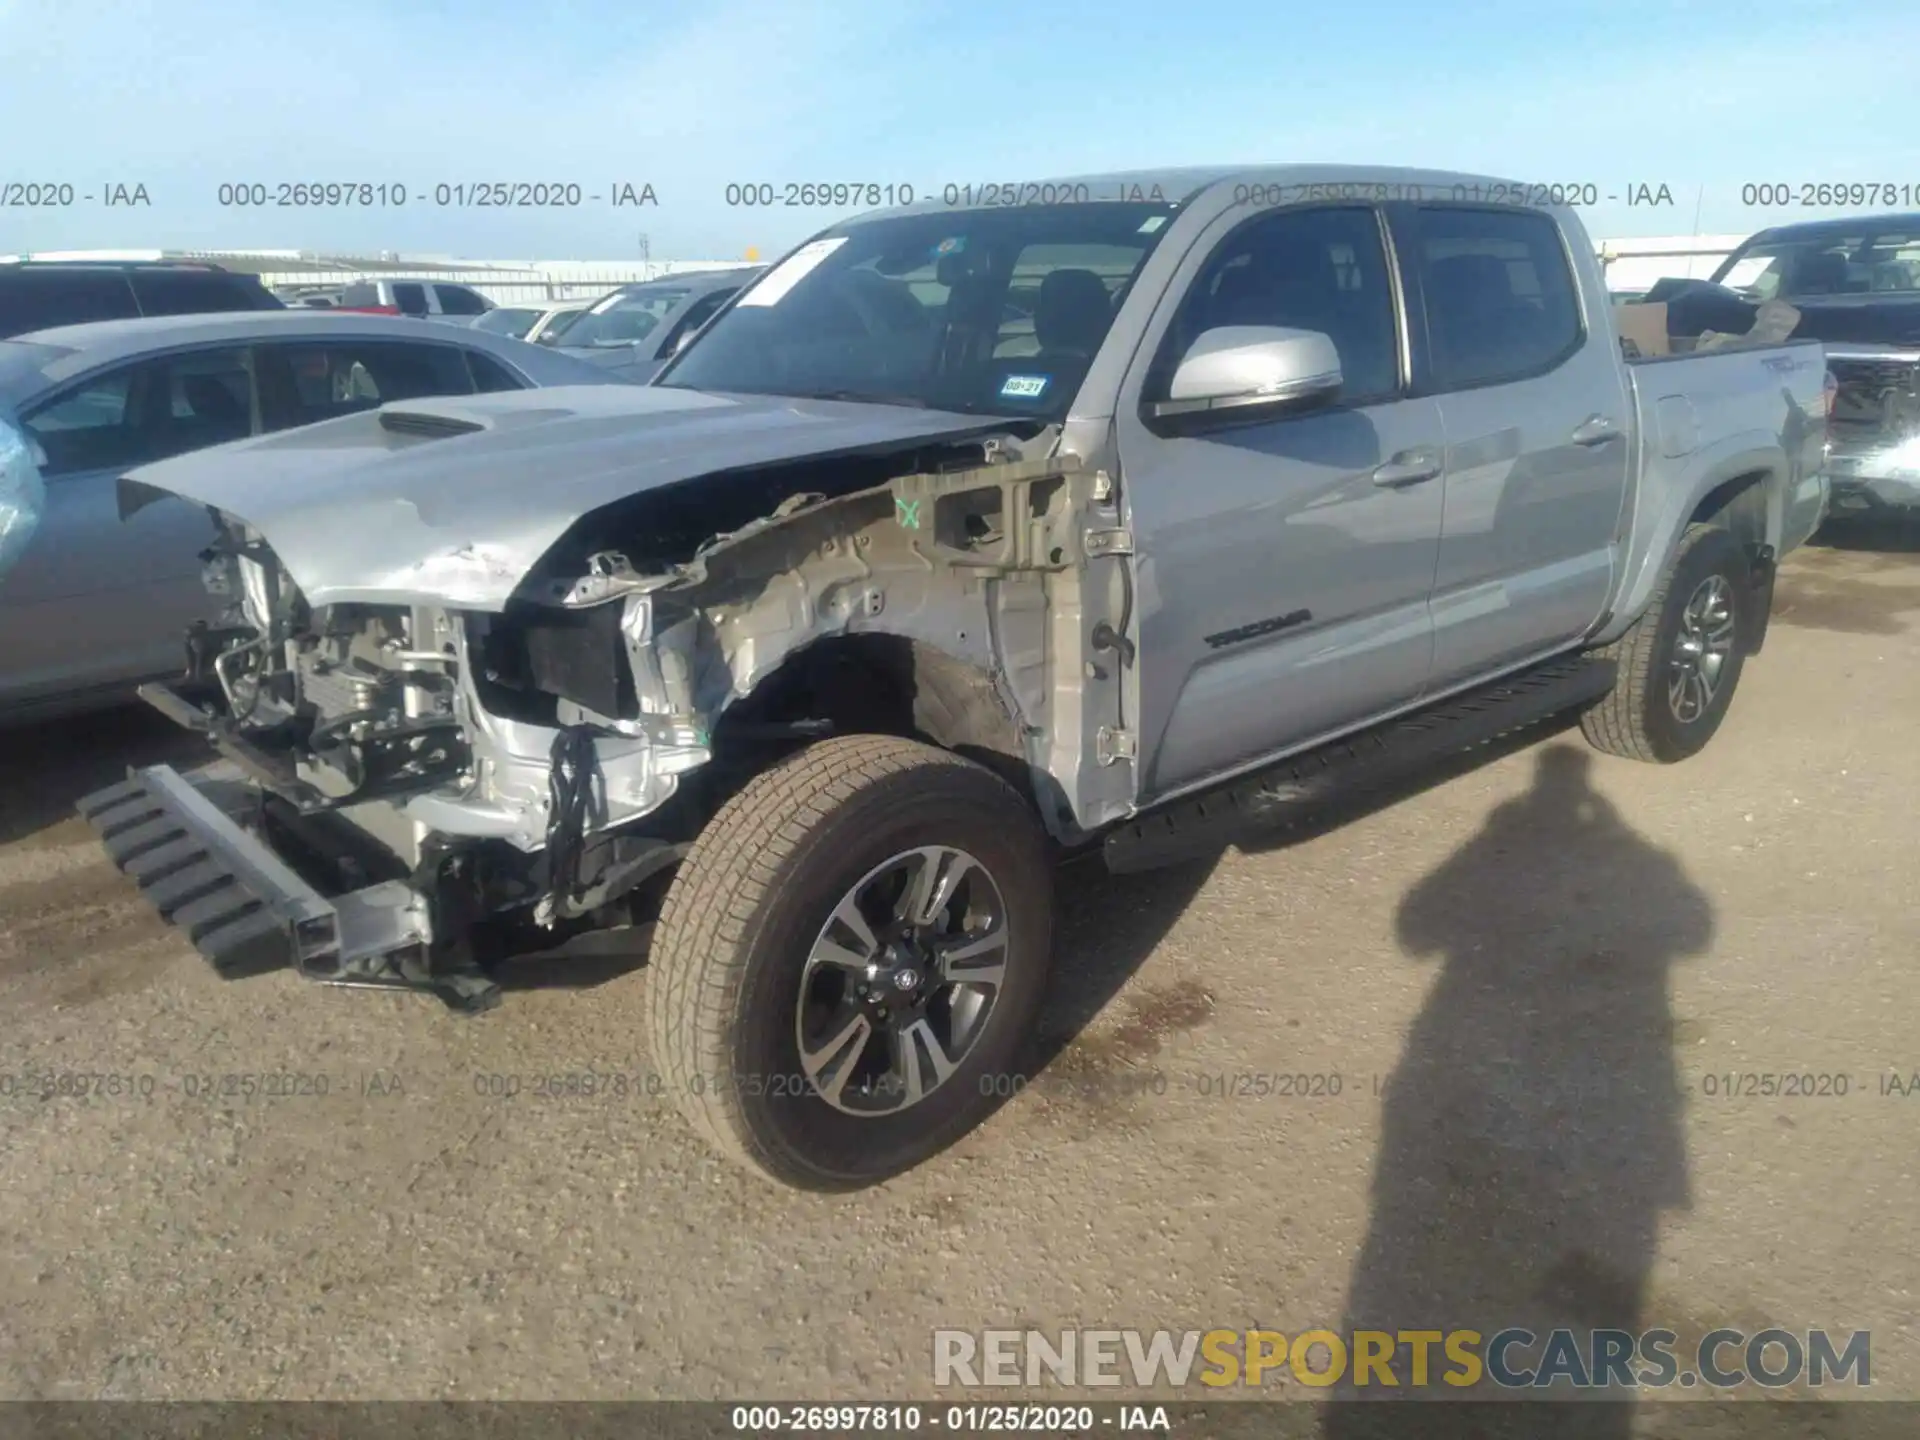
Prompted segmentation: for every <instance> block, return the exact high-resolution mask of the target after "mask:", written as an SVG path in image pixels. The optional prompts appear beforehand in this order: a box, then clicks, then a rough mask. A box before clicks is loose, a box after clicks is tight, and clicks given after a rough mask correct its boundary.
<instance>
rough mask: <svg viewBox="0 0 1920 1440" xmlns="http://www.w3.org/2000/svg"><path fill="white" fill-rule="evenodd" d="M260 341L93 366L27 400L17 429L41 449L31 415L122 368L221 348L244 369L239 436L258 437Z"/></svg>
mask: <svg viewBox="0 0 1920 1440" xmlns="http://www.w3.org/2000/svg"><path fill="white" fill-rule="evenodd" d="M260 343H262V342H256V341H251V340H244V341H241V342H239V343H237V344H236V343H235V342H234V341H231V340H217V341H200V342H197V343H195V344H191V345H177V346H173V347H171V348H169V349H166V350H153V351H149V352H147V353H146V354H143V355H138V356H135V357H133V358H131V359H128V358H126V357H124V356H123V357H122V358H120V359H118V360H114V361H110V362H108V363H107V364H104V365H98V366H95V367H94V368H93V369H91V370H89V371H87V372H86V373H84V374H81V375H74V376H70V377H68V378H67V379H66V380H63V381H61V382H60V384H59V385H57V386H55V387H54V388H53V389H51V390H48V391H46V392H45V393H43V394H42V395H40V396H39V397H38V398H36V399H33V400H30V401H28V402H27V405H26V406H25V407H22V408H21V409H20V411H19V421H20V428H21V429H22V430H23V431H24V432H25V433H26V435H27V437H28V438H29V439H30V440H32V441H33V442H34V443H35V444H36V445H41V446H42V448H43V449H44V448H45V446H44V443H43V442H42V441H41V440H40V437H39V436H38V435H36V434H34V433H33V431H32V428H31V427H32V425H33V417H34V416H35V415H38V414H40V413H41V412H42V411H43V410H47V409H49V408H51V407H52V406H54V405H58V404H60V403H61V402H62V401H65V400H70V399H72V398H73V397H74V396H75V395H78V394H79V393H80V392H81V391H82V390H84V389H86V388H87V386H89V385H91V384H93V383H94V382H95V381H97V380H100V379H101V378H102V377H104V376H108V375H113V374H115V373H117V372H118V371H121V370H126V371H129V372H131V371H133V370H136V369H138V368H140V367H141V366H143V365H153V364H156V363H159V362H163V361H167V362H171V361H174V360H178V359H180V358H182V357H183V356H187V355H203V354H207V353H210V352H216V351H221V350H233V351H237V352H239V354H240V356H241V358H242V362H243V364H244V367H245V369H246V372H247V434H246V435H245V436H243V437H240V438H242V439H248V440H257V439H258V438H259V437H260V436H261V435H263V434H265V433H266V432H265V431H264V430H262V429H261V424H262V416H261V411H260V361H259V357H258V355H257V354H256V353H255V352H256V350H257V349H258V346H259V344H260ZM127 400H128V403H132V400H133V393H132V387H131V383H129V387H128V393H127ZM227 443H232V442H227ZM179 453H180V454H183V455H192V454H195V453H197V452H196V451H192V450H184V451H181V452H179ZM176 458H178V457H177V456H175V455H165V456H161V457H159V458H158V459H153V460H139V461H136V462H134V463H133V464H131V465H128V466H126V467H125V468H126V469H128V470H137V469H138V468H139V467H140V466H142V465H157V464H159V463H160V462H161V460H172V459H176ZM113 468H115V467H113V466H111V465H96V466H94V467H93V468H92V469H89V470H63V471H57V472H51V473H50V472H48V471H46V470H45V469H42V470H41V478H42V479H44V480H46V481H47V482H48V483H50V484H51V483H54V482H58V481H62V480H70V479H72V478H73V477H75V476H85V475H97V474H99V473H100V472H101V471H102V470H111V469H113Z"/></svg>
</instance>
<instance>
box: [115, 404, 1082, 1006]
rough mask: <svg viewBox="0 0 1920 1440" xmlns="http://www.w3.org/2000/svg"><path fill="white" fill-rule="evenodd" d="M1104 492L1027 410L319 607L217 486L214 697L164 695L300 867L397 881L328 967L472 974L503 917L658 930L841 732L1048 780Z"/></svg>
mask: <svg viewBox="0 0 1920 1440" xmlns="http://www.w3.org/2000/svg"><path fill="white" fill-rule="evenodd" d="M1104 486H1105V477H1104V476H1103V475H1102V476H1096V475H1094V474H1092V473H1089V472H1087V471H1085V470H1084V469H1082V468H1081V467H1080V466H1079V464H1078V462H1077V461H1074V460H1072V459H1071V458H1070V457H1069V458H1068V459H1067V460H1066V461H1064V462H1063V461H1061V460H1059V459H1048V458H1032V459H1028V458H1024V457H1023V455H1022V451H1021V441H1020V438H1019V437H1018V435H1017V434H1007V435H995V436H991V437H988V438H985V439H981V440H975V441H968V442H965V443H958V444H955V443H939V444H934V445H922V446H919V447H917V448H915V449H913V450H911V451H906V452H898V453H887V454H879V455H867V456H859V457H847V456H840V457H837V458H835V459H834V460H832V461H828V462H812V463H799V464H788V465H784V466H779V467H773V468H770V469H765V470H761V471H755V472H747V473H739V474H734V475H727V476H719V477H704V478H703V479H701V480H699V481H695V482H688V483H685V484H681V485H677V486H673V487H668V488H666V489H662V490H658V491H653V492H649V493H646V494H643V495H637V496H634V497H632V498H631V499H630V500H628V501H624V502H620V503H617V504H615V505H613V506H608V507H605V508H604V509H602V510H600V511H597V512H595V513H593V514H591V515H589V516H588V517H586V519H585V520H583V521H582V522H581V523H579V524H577V525H576V526H574V528H573V529H572V530H570V531H569V532H568V533H567V535H566V536H565V537H564V538H563V539H562V541H561V542H560V543H559V544H557V545H555V546H554V547H553V548H552V550H551V551H550V552H549V553H548V554H547V555H546V556H545V557H544V558H543V560H542V562H541V563H540V564H539V566H538V567H536V569H535V570H534V571H533V572H532V573H530V574H528V575H527V576H526V577H525V579H524V581H523V582H522V583H521V584H520V585H519V586H518V588H517V590H516V592H515V594H514V596H513V598H512V599H511V600H510V601H509V602H508V603H507V604H506V605H505V607H504V609H502V610H498V611H483V610H477V609H462V608H456V607H453V606H449V605H447V604H445V603H424V601H423V602H422V603H415V604H411V605H377V604H361V603H339V604H332V605H324V606H313V605H310V604H309V603H308V601H307V600H306V598H305V597H304V596H303V594H302V593H301V591H300V589H299V587H298V586H297V584H296V583H295V582H294V580H293V579H292V578H291V577H290V576H289V574H288V573H287V571H286V570H285V569H284V567H283V566H282V565H281V564H280V562H279V560H278V558H277V557H276V555H275V553H274V551H273V550H272V548H271V547H270V546H269V545H268V544H267V542H266V540H265V538H264V537H263V536H262V535H261V534H260V533H258V532H257V531H256V530H255V529H253V528H252V527H251V526H250V525H249V524H248V523H247V522H246V521H245V520H242V519H239V518H237V517H233V516H230V515H226V514H223V513H220V512H218V511H216V512H215V518H216V521H217V524H218V532H219V533H218V539H217V541H216V543H215V544H214V545H213V546H212V547H211V548H210V549H209V550H208V551H207V552H205V554H204V555H203V562H204V566H205V580H206V584H207V586H208V588H209V589H210V590H211V591H212V592H214V593H215V594H216V595H218V596H220V597H221V598H222V600H223V604H224V612H223V614H222V615H221V617H220V619H219V620H218V621H217V622H216V623H214V624H211V625H207V626H203V627H198V628H196V630H195V631H194V632H193V633H192V634H191V635H190V636H189V642H188V652H189V664H188V673H187V676H186V680H187V686H186V687H185V690H186V691H190V690H192V689H193V688H196V687H197V688H200V689H202V690H204V691H205V692H208V693H217V695H218V700H217V701H216V702H215V703H214V704H213V705H212V707H211V708H207V709H202V708H200V707H199V706H197V705H195V704H194V703H193V702H191V701H189V700H187V699H185V698H184V692H183V691H175V690H172V689H170V688H167V687H149V693H148V698H149V700H150V701H151V702H152V703H154V704H156V705H158V706H160V708H162V709H164V710H168V711H169V712H170V713H172V714H174V716H175V718H177V719H180V720H181V721H182V722H183V723H186V724H190V725H193V726H194V727H195V728H199V729H203V730H205V731H207V732H208V734H209V736H210V738H211V739H212V740H213V741H214V743H215V744H216V746H217V747H218V748H219V749H220V750H221V751H222V752H223V753H224V754H225V755H226V756H227V757H228V758H229V759H230V760H232V761H234V762H236V763H237V764H238V765H239V766H240V767H241V768H242V769H243V770H244V771H245V772H246V774H247V777H248V779H249V781H251V782H252V784H253V786H254V787H255V788H256V789H257V791H258V794H259V802H258V807H257V810H256V811H255V813H253V814H251V815H249V816H248V817H247V818H246V823H247V824H248V826H249V828H252V829H254V830H255V831H256V832H258V833H260V834H262V835H263V836H264V837H265V838H267V839H268V840H269V842H270V844H271V846H272V848H273V850H274V852H275V853H276V854H277V855H279V856H280V857H282V858H284V859H285V860H286V861H287V862H288V863H289V864H292V865H294V866H295V867H296V868H297V869H298V870H299V872H300V874H301V875H302V877H303V878H304V879H305V880H307V881H308V882H309V883H311V884H313V885H314V886H316V887H317V888H318V889H320V890H321V891H322V892H323V893H326V894H329V895H339V894H346V893H348V892H361V893H364V891H365V887H368V886H370V885H371V886H375V887H381V886H385V887H389V888H388V894H389V895H390V897H391V898H392V900H393V902H394V905H395V906H396V907H397V910H398V911H399V912H404V913H403V914H401V915H400V916H399V917H398V920H397V923H394V924H393V925H391V927H390V929H391V932H392V933H391V936H390V938H391V940H392V942H393V944H392V946H391V947H386V948H383V946H382V945H381V944H375V945H372V946H371V947H367V953H365V954H363V955H360V956H358V957H355V956H348V957H346V959H345V960H344V961H338V960H337V957H336V960H337V963H339V964H341V965H344V966H345V971H344V972H342V973H334V974H330V975H321V976H319V977H317V978H330V979H335V980H337V981H341V982H343V983H412V984H416V985H419V984H427V983H429V979H430V977H437V978H434V979H432V985H433V986H435V987H438V986H439V984H440V982H441V981H444V980H445V978H446V977H447V976H449V975H452V976H462V975H464V976H466V977H467V981H468V982H470V985H471V987H473V988H476V989H484V988H485V986H486V984H487V982H486V981H485V980H484V979H483V978H481V971H482V970H483V969H484V966H485V964H486V962H487V961H488V960H490V959H491V958H494V957H495V956H496V955H497V954H498V953H501V951H502V950H503V949H512V948H514V947H515V943H516V940H515V932H522V933H519V936H518V939H519V941H521V942H524V941H526V939H527V937H528V935H529V934H531V935H534V936H536V937H540V938H543V939H544V940H546V941H548V942H550V941H551V939H552V937H553V936H554V935H555V934H556V933H558V934H560V935H565V934H568V933H572V932H577V931H580V930H589V929H604V928H608V927H610V926H622V925H627V924H632V923H643V922H644V919H645V918H646V916H645V914H644V910H645V907H646V905H647V904H648V903H657V898H658V892H659V890H660V889H661V888H662V887H663V883H664V880H665V878H666V877H667V876H668V875H669V874H670V873H671V869H672V867H673V865H674V864H675V863H676V862H677V861H678V860H679V859H680V858H682V857H683V856H684V854H685V853H686V850H687V848H688V846H689V845H690V843H691V841H692V839H693V837H694V836H695V835H697V834H698V832H699V830H700V828H701V826H702V825H703V824H704V823H705V821H706V819H707V818H708V817H710V816H711V814H712V813H713V812H714V810H715V809H717V807H718V805H719V804H721V803H723V802H724V800H725V798H726V797H727V796H728V795H729V794H731V793H732V792H733V790H734V789H736V788H737V787H738V786H739V785H741V784H744V783H745V781H746V780H747V779H749V778H751V776H752V775H754V774H756V773H759V771H760V770H762V769H764V768H765V766H766V765H767V764H769V763H772V761H774V760H776V759H778V758H779V756H780V755H781V754H782V753H783V752H784V751H787V750H791V749H793V748H797V747H798V746H800V745H803V744H805V743H807V741H808V740H810V739H812V738H814V737H816V736H818V735H821V734H826V733H831V732H832V731H833V729H834V728H835V727H836V726H842V725H845V726H848V727H850V728H863V729H873V730H881V731H894V732H897V733H902V734H932V735H936V736H937V737H938V738H939V739H940V740H941V741H942V743H947V744H950V745H958V746H960V747H962V748H967V747H968V746H969V745H971V746H972V747H973V749H975V750H976V751H978V752H980V753H982V755H983V758H987V759H988V760H989V761H990V763H996V764H999V765H1000V766H1002V767H1003V768H1005V769H1007V770H1008V771H1009V772H1014V771H1017V772H1020V773H1019V775H1018V777H1017V778H1019V779H1020V780H1022V781H1023V782H1024V783H1025V784H1026V785H1027V786H1028V788H1029V793H1031V788H1032V785H1033V784H1034V783H1035V775H1037V774H1039V773H1044V769H1045V768H1048V767H1050V766H1051V765H1053V764H1056V763H1058V756H1057V755H1055V754H1053V753H1051V747H1053V746H1054V744H1055V740H1056V737H1055V736H1054V734H1053V726H1054V724H1055V720H1056V717H1055V716H1053V715H1052V714H1050V713H1049V706H1050V700H1049V696H1050V695H1058V694H1062V693H1065V694H1069V695H1072V694H1075V693H1077V692H1078V688H1079V684H1080V681H1079V678H1078V676H1079V672H1080V670H1081V669H1082V667H1083V661H1082V660H1081V659H1080V658H1079V657H1078V656H1077V655H1076V654H1073V653H1071V652H1065V653H1063V652H1062V651H1061V648H1060V646H1059V644H1058V641H1057V639H1055V638H1054V637H1053V636H1052V635H1051V633H1050V627H1051V626H1052V625H1053V624H1054V623H1056V622H1057V621H1061V620H1063V619H1064V620H1068V621H1070V622H1071V623H1072V624H1073V626H1074V630H1075V632H1076V633H1077V632H1078V631H1079V630H1080V629H1081V628H1082V627H1081V625H1080V623H1079V617H1080V615H1081V611H1082V597H1081V589H1082V584H1081V575H1080V566H1081V565H1082V562H1083V561H1084V559H1085V558H1086V555H1087V553H1088V549H1089V547H1088V545H1087V544H1086V529H1085V527H1086V526H1087V525H1088V524H1089V522H1091V521H1096V520H1099V519H1100V517H1101V516H1102V514H1103V513H1104V514H1105V515H1106V516H1107V517H1108V518H1107V520H1106V523H1108V524H1112V523H1115V521H1114V518H1113V517H1114V515H1115V512H1113V511H1111V510H1110V509H1108V508H1107V505H1106V504H1103V503H1102V502H1103V500H1104V501H1105V502H1108V504H1110V502H1111V498H1112V497H1111V494H1110V491H1109V492H1108V493H1106V494H1104V495H1103V493H1102V487H1104ZM1101 613H1102V614H1105V613H1107V610H1106V609H1105V608H1104V607H1103V608H1102V610H1101ZM1067 666H1071V667H1072V668H1071V669H1070V670H1068V671H1067V672H1066V673H1065V674H1064V675H1062V674H1059V673H1056V671H1057V670H1058V669H1061V668H1064V667H1067ZM956 717H957V718H956ZM1070 718H1072V719H1077V718H1078V717H1070ZM942 729H944V730H945V731H946V732H947V733H944V734H942V733H940V732H941V731H942ZM1077 730H1078V727H1077V726H1076V727H1075V732H1076V735H1077ZM1057 739H1058V742H1059V743H1060V744H1062V745H1066V746H1067V747H1068V748H1070V749H1073V748H1076V747H1077V739H1074V738H1070V737H1068V736H1067V735H1066V734H1064V732H1063V733H1062V734H1060V735H1059V736H1058V737H1057ZM1029 761H1031V762H1032V764H1033V768H1032V772H1029V768H1028V767H1029ZM1090 763H1097V762H1090ZM1067 773H1071V767H1069V769H1068V771H1067ZM1056 814H1057V816H1058V818H1059V820H1060V823H1061V825H1062V827H1063V828H1067V829H1070V828H1071V820H1070V809H1069V807H1068V806H1066V805H1065V804H1064V803H1062V804H1060V805H1058V806H1056ZM655 881H659V882H662V884H661V885H653V884H651V883H650V882H655ZM482 922H485V923H482ZM496 922H497V923H496ZM396 966H398V967H399V968H398V969H396V968H395V967H396ZM402 971H404V972H405V973H404V974H403V973H401V972H402Z"/></svg>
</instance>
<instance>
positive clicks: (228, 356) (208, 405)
mask: <svg viewBox="0 0 1920 1440" xmlns="http://www.w3.org/2000/svg"><path fill="white" fill-rule="evenodd" d="M24 422H25V425H26V428H27V431H28V433H29V434H31V435H32V436H33V438H34V439H35V440H37V441H39V442H40V448H41V449H42V450H44V451H45V452H46V456H47V464H46V467H45V473H46V474H47V475H48V476H49V477H52V476H58V475H71V474H75V473H78V472H81V471H86V470H101V469H108V468H131V467H133V466H135V465H144V464H147V463H148V462H150V461H154V460H164V459H166V458H167V457H168V456H170V455H184V454H186V453H187V452H188V451H190V450H202V449H205V448H206V447H207V446H209V445H221V444H225V443H226V442H227V441H229V440H241V439H244V438H246V437H247V436H248V435H250V434H252V433H253V385H252V372H251V368H250V366H249V365H248V357H247V353H246V351H244V350H195V351H189V352H188V353H186V354H183V355H174V356H169V357H168V358H166V359H164V360H149V361H144V362H142V363H140V364H138V365H129V366H126V367H124V368H122V369H120V370H116V371H113V372H111V373H109V374H106V375H100V376H96V377H94V378H92V379H90V380H86V381H83V382H82V383H81V384H80V385H78V386H77V387H75V388H74V389H72V390H68V391H66V392H65V393H64V394H61V395H58V396H56V397H54V398H53V399H52V400H51V401H49V402H48V403H47V404H45V405H43V406H41V407H40V408H39V409H37V410H34V411H32V412H30V413H29V414H27V415H26V416H25V417H24Z"/></svg>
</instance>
